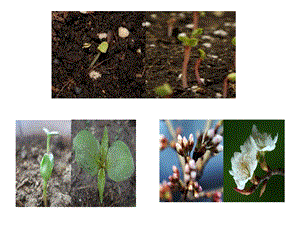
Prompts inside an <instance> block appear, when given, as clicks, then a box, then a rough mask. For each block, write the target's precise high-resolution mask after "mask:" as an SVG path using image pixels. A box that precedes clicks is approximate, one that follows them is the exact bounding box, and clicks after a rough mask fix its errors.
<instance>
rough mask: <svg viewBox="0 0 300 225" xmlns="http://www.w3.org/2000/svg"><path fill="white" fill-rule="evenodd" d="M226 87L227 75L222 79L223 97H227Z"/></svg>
mask: <svg viewBox="0 0 300 225" xmlns="http://www.w3.org/2000/svg"><path fill="white" fill-rule="evenodd" d="M227 89H228V77H226V78H225V80H224V86H223V98H226V97H227V91H228V90H227Z"/></svg>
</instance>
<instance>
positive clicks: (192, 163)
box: [189, 159, 196, 170]
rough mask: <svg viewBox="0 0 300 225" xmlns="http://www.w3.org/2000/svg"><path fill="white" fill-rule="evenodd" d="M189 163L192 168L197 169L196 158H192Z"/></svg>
mask: <svg viewBox="0 0 300 225" xmlns="http://www.w3.org/2000/svg"><path fill="white" fill-rule="evenodd" d="M189 165H190V167H191V169H192V170H195V169H196V163H195V160H193V159H191V160H190V161H189Z"/></svg>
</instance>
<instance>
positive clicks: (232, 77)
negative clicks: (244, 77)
mask: <svg viewBox="0 0 300 225" xmlns="http://www.w3.org/2000/svg"><path fill="white" fill-rule="evenodd" d="M235 79H236V73H230V74H228V75H227V77H226V78H225V80H224V84H223V97H224V98H226V97H227V92H228V82H229V81H231V82H235Z"/></svg>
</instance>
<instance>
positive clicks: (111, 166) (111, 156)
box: [106, 141, 134, 182]
mask: <svg viewBox="0 0 300 225" xmlns="http://www.w3.org/2000/svg"><path fill="white" fill-rule="evenodd" d="M106 162H107V166H106V170H107V174H108V176H109V177H110V179H112V180H114V181H116V182H120V181H123V180H126V179H127V178H128V177H130V176H131V175H132V174H133V172H134V164H133V158H132V156H131V153H130V150H129V148H128V146H127V145H126V144H125V143H124V142H122V141H116V142H115V143H113V145H112V146H111V147H110V148H109V150H108V154H107V160H106Z"/></svg>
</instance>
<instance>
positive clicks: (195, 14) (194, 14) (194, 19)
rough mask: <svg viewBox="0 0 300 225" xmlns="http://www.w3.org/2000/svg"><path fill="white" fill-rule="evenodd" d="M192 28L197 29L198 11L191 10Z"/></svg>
mask: <svg viewBox="0 0 300 225" xmlns="http://www.w3.org/2000/svg"><path fill="white" fill-rule="evenodd" d="M193 24H194V27H193V30H196V29H198V24H199V12H193Z"/></svg>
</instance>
